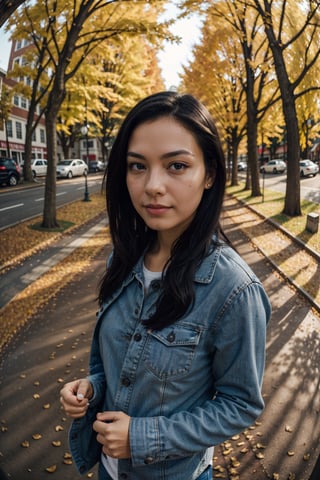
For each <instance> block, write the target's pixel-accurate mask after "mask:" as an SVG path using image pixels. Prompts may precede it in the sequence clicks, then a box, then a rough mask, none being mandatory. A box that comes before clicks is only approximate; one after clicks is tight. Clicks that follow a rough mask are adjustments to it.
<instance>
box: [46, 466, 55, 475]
mask: <svg viewBox="0 0 320 480" xmlns="http://www.w3.org/2000/svg"><path fill="white" fill-rule="evenodd" d="M56 470H57V465H51V467H47V468H46V472H48V473H54V472H55V471H56Z"/></svg>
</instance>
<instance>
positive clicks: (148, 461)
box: [144, 457, 154, 465]
mask: <svg viewBox="0 0 320 480" xmlns="http://www.w3.org/2000/svg"><path fill="white" fill-rule="evenodd" d="M153 462H154V458H153V457H146V458H145V459H144V463H145V464H146V465H149V464H150V463H153Z"/></svg>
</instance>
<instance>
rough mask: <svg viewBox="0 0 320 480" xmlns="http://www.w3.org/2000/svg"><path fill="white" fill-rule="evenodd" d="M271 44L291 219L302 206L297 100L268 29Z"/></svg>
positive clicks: (286, 207)
mask: <svg viewBox="0 0 320 480" xmlns="http://www.w3.org/2000/svg"><path fill="white" fill-rule="evenodd" d="M266 33H267V35H268V39H269V42H270V46H271V50H272V54H273V58H274V62H275V70H276V74H277V78H278V82H279V87H280V91H281V101H282V109H283V115H284V119H285V124H286V131H287V183H286V194H285V203H284V209H283V213H285V214H286V215H289V216H291V217H294V216H298V215H301V205H300V170H299V158H300V144H299V126H298V120H297V113H296V105H295V98H294V94H293V91H292V87H291V83H290V80H289V77H288V74H287V71H286V67H285V62H284V58H283V54H282V50H281V48H280V46H279V44H278V43H277V42H276V40H275V39H274V41H270V38H269V37H271V38H273V37H272V34H273V32H272V31H271V32H270V29H269V30H267V29H266Z"/></svg>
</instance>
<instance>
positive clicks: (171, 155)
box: [127, 117, 212, 241]
mask: <svg viewBox="0 0 320 480" xmlns="http://www.w3.org/2000/svg"><path fill="white" fill-rule="evenodd" d="M211 186H212V179H211V178H209V177H208V175H207V174H206V170H205V163H204V158H203V153H202V150H201V148H200V147H199V145H198V143H197V142H196V139H195V137H194V136H193V134H192V133H191V132H190V131H189V130H187V129H186V128H185V127H184V126H183V125H182V124H181V123H179V122H177V121H176V120H175V119H173V118H172V117H161V118H158V119H156V120H153V121H150V122H146V123H142V124H140V125H139V126H138V127H137V128H136V129H135V130H134V131H133V133H132V135H131V138H130V140H129V144H128V152H127V187H128V191H129V195H130V198H131V201H132V203H133V206H134V208H135V209H136V211H137V212H138V214H139V215H140V216H141V217H142V219H143V220H144V222H145V223H146V225H147V226H148V227H149V228H151V229H153V230H156V231H158V234H160V235H162V236H163V235H167V236H169V237H168V238H169V239H171V241H174V240H175V239H176V238H178V236H180V235H181V233H182V232H183V231H184V230H185V229H186V228H187V227H188V225H189V224H190V222H191V221H192V219H193V217H194V215H195V212H196V210H197V207H198V205H199V203H200V201H201V198H202V195H203V192H204V190H205V188H210V187H211Z"/></svg>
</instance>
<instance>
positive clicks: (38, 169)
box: [31, 158, 47, 178]
mask: <svg viewBox="0 0 320 480" xmlns="http://www.w3.org/2000/svg"><path fill="white" fill-rule="evenodd" d="M31 171H32V176H33V178H36V177H44V176H45V175H47V160H45V159H44V158H37V159H35V160H33V161H32V163H31Z"/></svg>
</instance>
